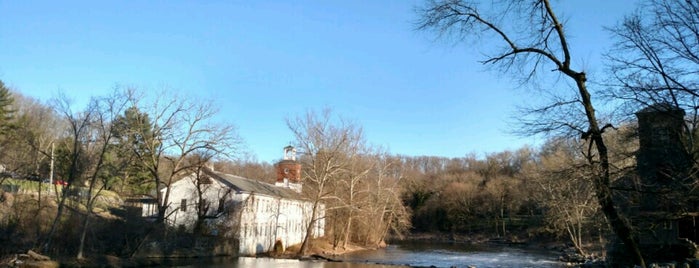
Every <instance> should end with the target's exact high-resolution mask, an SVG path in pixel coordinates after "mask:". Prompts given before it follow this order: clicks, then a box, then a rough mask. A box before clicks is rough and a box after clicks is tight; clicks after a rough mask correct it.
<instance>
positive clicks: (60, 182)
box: [53, 180, 68, 186]
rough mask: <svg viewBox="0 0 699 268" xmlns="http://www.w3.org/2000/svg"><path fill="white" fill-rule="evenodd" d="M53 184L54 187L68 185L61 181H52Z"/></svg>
mask: <svg viewBox="0 0 699 268" xmlns="http://www.w3.org/2000/svg"><path fill="white" fill-rule="evenodd" d="M53 184H55V185H63V186H67V185H68V182H67V181H62V180H57V181H54V182H53Z"/></svg>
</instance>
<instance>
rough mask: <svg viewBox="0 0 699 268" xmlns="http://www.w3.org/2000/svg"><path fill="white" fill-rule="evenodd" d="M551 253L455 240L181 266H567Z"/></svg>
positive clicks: (481, 267)
mask: <svg viewBox="0 0 699 268" xmlns="http://www.w3.org/2000/svg"><path fill="white" fill-rule="evenodd" d="M557 257H558V256H557V255H556V254H554V253H551V252H547V251H542V250H536V249H528V248H522V247H505V246H471V245H466V244H455V243H426V242H420V243H415V242H413V243H400V244H393V245H389V246H388V247H387V248H385V249H380V250H375V251H362V252H355V253H351V254H348V255H344V256H341V257H338V259H339V260H342V261H343V262H321V261H299V260H280V259H270V258H236V259H218V260H210V261H202V262H199V263H197V264H192V265H185V266H180V267H186V268H190V267H203V268H224V267H245V268H247V267H280V268H388V267H391V268H395V267H415V266H417V267H430V266H434V267H447V268H448V267H459V268H461V267H463V268H466V267H477V268H484V267H532V268H534V267H566V266H565V265H564V264H563V263H561V262H558V261H556V258H557Z"/></svg>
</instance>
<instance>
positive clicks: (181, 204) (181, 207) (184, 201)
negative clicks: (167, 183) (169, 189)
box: [180, 199, 187, 211]
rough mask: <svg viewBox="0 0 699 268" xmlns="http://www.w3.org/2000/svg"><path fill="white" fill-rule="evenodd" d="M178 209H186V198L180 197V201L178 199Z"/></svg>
mask: <svg viewBox="0 0 699 268" xmlns="http://www.w3.org/2000/svg"><path fill="white" fill-rule="evenodd" d="M180 210H181V211H187V199H182V201H180Z"/></svg>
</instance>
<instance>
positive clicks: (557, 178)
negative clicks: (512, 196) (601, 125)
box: [526, 139, 599, 256]
mask: <svg viewBox="0 0 699 268" xmlns="http://www.w3.org/2000/svg"><path fill="white" fill-rule="evenodd" d="M584 146H585V145H584V144H580V143H579V142H577V141H575V140H567V139H552V140H550V141H549V142H548V143H547V144H546V145H545V146H544V149H543V150H542V152H541V153H540V155H539V159H540V160H539V163H538V164H537V165H536V167H533V170H529V171H528V172H526V173H527V176H528V177H529V181H530V182H532V184H534V185H536V186H535V187H534V188H533V191H532V194H533V196H534V198H535V199H536V200H537V201H538V202H539V203H540V204H541V205H542V206H543V208H545V211H544V216H545V219H546V221H547V223H548V225H549V226H550V227H551V229H552V230H553V231H554V232H556V233H557V234H561V233H563V234H565V236H567V237H568V238H569V240H570V242H572V243H573V246H574V247H575V249H576V250H577V251H578V253H580V254H582V255H583V256H584V255H586V250H585V246H584V238H585V237H586V236H587V234H588V233H589V230H590V229H591V228H593V227H591V226H592V225H594V224H593V223H594V216H595V214H596V213H598V211H599V205H598V204H597V203H596V202H595V196H594V189H593V185H592V182H591V180H590V178H589V177H590V173H589V172H588V171H589V169H588V168H587V167H586V166H587V163H586V160H585V158H584V157H583V156H582V155H580V153H579V152H580V151H582V149H581V148H584Z"/></svg>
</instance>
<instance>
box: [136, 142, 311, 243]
mask: <svg viewBox="0 0 699 268" xmlns="http://www.w3.org/2000/svg"><path fill="white" fill-rule="evenodd" d="M295 153H296V151H295V149H294V148H293V147H291V146H288V147H285V148H284V159H283V160H282V161H281V162H279V163H278V164H277V165H276V169H277V183H276V185H272V184H269V183H264V182H261V181H257V180H251V179H247V178H243V177H240V176H236V175H231V174H225V173H221V172H217V171H215V170H213V169H212V168H203V169H202V170H201V171H200V172H199V174H192V175H190V176H187V177H184V178H182V179H181V180H179V181H177V182H175V183H173V184H172V187H171V192H170V200H172V203H171V205H170V206H169V207H168V209H167V211H166V214H165V215H169V216H168V220H167V222H168V224H170V225H171V226H175V227H178V226H179V227H184V228H185V229H187V230H192V229H193V228H194V226H195V224H196V222H197V218H198V215H200V214H198V209H197V208H200V211H202V213H201V215H206V216H205V218H206V219H205V220H204V222H205V226H206V228H208V229H209V230H210V232H211V233H212V234H216V235H224V236H227V237H233V238H236V239H237V240H238V241H239V243H240V244H239V254H241V255H255V254H257V253H263V252H269V251H271V250H272V249H273V247H274V245H275V243H276V242H277V241H279V242H281V244H282V246H283V247H287V246H289V245H294V244H299V243H301V242H303V239H304V236H305V235H306V229H307V228H308V225H309V223H310V220H311V219H312V217H311V213H312V211H313V210H312V209H313V203H311V202H309V201H305V200H303V199H302V197H301V194H300V192H301V189H302V188H301V187H302V185H301V165H300V164H298V163H297V162H296V155H295ZM197 185H199V186H197ZM197 189H200V191H198V190H197ZM162 191H164V189H163V190H162ZM199 192H201V194H199ZM200 195H201V197H202V199H203V200H204V201H203V202H202V203H203V204H199V201H198V200H200V199H199V196H200ZM145 211H147V209H144V212H145ZM204 212H205V213H204ZM324 213H325V207H324V206H323V205H321V206H320V208H319V210H318V217H317V218H318V219H319V220H317V221H316V222H315V224H314V226H313V228H312V232H313V233H312V237H322V236H324V234H325V220H323V216H324Z"/></svg>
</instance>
